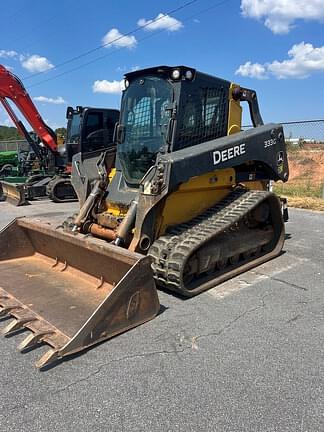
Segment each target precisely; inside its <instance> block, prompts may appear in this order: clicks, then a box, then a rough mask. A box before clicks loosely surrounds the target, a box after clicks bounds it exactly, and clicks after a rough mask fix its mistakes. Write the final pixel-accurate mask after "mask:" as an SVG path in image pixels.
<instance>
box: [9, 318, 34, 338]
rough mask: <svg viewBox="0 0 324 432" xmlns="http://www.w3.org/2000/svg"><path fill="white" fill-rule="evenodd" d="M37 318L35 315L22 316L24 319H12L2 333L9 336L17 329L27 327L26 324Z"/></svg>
mask: <svg viewBox="0 0 324 432" xmlns="http://www.w3.org/2000/svg"><path fill="white" fill-rule="evenodd" d="M34 320H36V318H33V317H29V318H22V319H14V320H13V321H11V322H10V323H9V324H8V325H7V326H6V327H5V328H4V329H3V330H2V332H1V333H2V334H3V335H5V336H7V335H9V334H10V333H13V332H15V331H17V330H21V329H23V328H25V324H27V323H29V322H32V321H34Z"/></svg>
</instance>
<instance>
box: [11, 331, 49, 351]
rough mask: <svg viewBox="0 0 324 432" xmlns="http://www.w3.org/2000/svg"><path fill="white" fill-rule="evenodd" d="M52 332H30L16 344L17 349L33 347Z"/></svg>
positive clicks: (23, 349) (22, 349)
mask: <svg viewBox="0 0 324 432" xmlns="http://www.w3.org/2000/svg"><path fill="white" fill-rule="evenodd" d="M50 333H52V332H40V333H32V334H30V335H28V336H27V337H26V339H24V340H23V341H22V342H21V343H20V344H19V346H18V349H19V351H25V350H27V349H29V348H32V347H34V346H35V345H38V344H40V343H41V342H42V341H43V339H44V337H46V336H47V335H49V334H50Z"/></svg>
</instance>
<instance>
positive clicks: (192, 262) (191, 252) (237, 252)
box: [149, 189, 284, 297]
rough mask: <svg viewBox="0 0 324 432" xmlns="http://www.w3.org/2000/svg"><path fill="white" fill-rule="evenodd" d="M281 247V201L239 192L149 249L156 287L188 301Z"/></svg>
mask: <svg viewBox="0 0 324 432" xmlns="http://www.w3.org/2000/svg"><path fill="white" fill-rule="evenodd" d="M283 242H284V224H283V220H282V214H281V207H280V201H279V199H278V198H277V197H276V196H275V195H274V194H272V193H270V192H266V191H256V190H255V191H247V190H244V189H238V190H235V191H234V192H232V193H230V194H229V195H228V197H226V198H225V199H224V200H222V201H221V202H219V203H218V204H217V205H215V206H214V207H212V208H210V209H208V210H207V211H206V212H204V213H203V214H202V215H200V216H198V217H196V218H194V219H193V220H191V221H190V222H188V223H183V224H180V225H178V226H175V227H173V228H171V229H169V230H168V233H167V235H165V236H162V237H160V238H159V239H158V240H156V241H155V242H154V243H153V245H152V246H151V248H150V251H149V255H150V256H151V257H152V259H153V263H152V266H153V271H154V278H155V280H156V283H157V284H158V285H159V286H160V287H162V288H165V289H167V290H171V291H174V292H176V293H178V294H180V295H183V296H186V297H191V296H193V295H195V294H198V293H199V292H202V291H204V290H207V289H209V288H212V287H214V286H216V285H217V284H219V283H221V282H223V281H224V280H226V279H229V278H232V277H233V276H235V275H237V274H239V273H241V272H243V271H246V270H248V269H250V268H252V267H255V266H257V265H259V264H261V263H262V262H265V261H267V260H269V259H271V258H273V257H275V256H277V255H278V254H279V253H280V251H281V249H282V246H283Z"/></svg>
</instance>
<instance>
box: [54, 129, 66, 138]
mask: <svg viewBox="0 0 324 432" xmlns="http://www.w3.org/2000/svg"><path fill="white" fill-rule="evenodd" d="M55 133H56V135H57V136H62V137H63V138H66V128H65V127H60V128H57V129H55Z"/></svg>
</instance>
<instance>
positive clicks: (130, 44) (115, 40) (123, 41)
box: [102, 28, 137, 48]
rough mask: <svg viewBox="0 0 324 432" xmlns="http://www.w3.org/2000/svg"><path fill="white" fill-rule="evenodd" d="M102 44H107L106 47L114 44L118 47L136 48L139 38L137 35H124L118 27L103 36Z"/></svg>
mask: <svg viewBox="0 0 324 432" xmlns="http://www.w3.org/2000/svg"><path fill="white" fill-rule="evenodd" d="M102 44H103V45H104V46H106V48H110V47H112V46H114V47H118V48H134V47H135V46H136V44H137V40H136V37H135V36H133V35H132V36H126V35H123V34H122V33H120V31H119V30H118V29H116V28H113V29H111V30H109V32H108V33H106V35H105V36H104V37H103V38H102Z"/></svg>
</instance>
